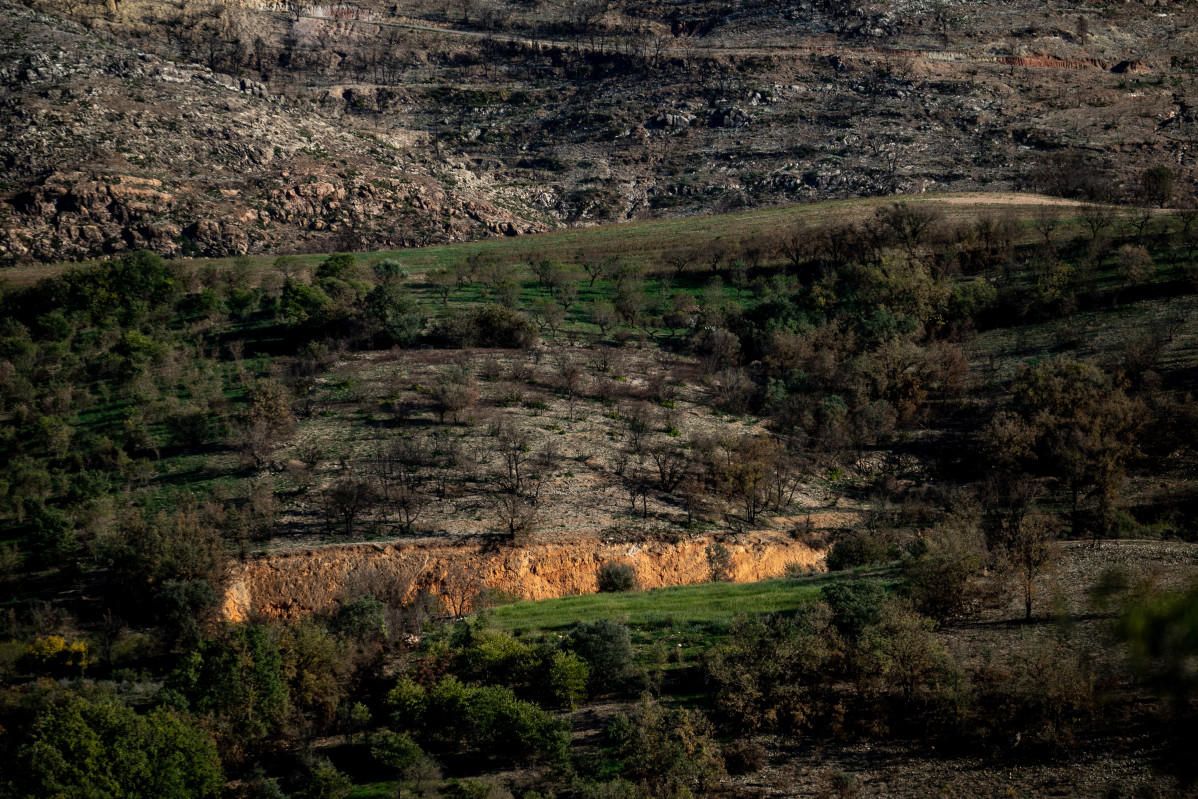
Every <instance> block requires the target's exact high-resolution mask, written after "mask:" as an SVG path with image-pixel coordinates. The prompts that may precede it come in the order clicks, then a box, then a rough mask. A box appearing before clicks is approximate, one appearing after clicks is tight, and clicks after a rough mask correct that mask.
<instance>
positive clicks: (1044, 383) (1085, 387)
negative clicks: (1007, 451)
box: [1012, 358, 1145, 535]
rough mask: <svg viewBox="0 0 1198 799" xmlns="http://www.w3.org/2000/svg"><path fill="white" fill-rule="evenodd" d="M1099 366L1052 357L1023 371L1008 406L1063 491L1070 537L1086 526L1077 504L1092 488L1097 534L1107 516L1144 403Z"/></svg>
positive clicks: (1109, 517)
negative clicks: (1027, 429) (1066, 495)
mask: <svg viewBox="0 0 1198 799" xmlns="http://www.w3.org/2000/svg"><path fill="white" fill-rule="evenodd" d="M1123 389H1124V387H1123V385H1122V384H1121V383H1120V382H1118V381H1116V380H1115V379H1114V378H1112V377H1111V376H1110V375H1108V374H1106V373H1104V372H1103V371H1102V370H1101V369H1099V368H1098V367H1096V366H1094V365H1092V364H1089V363H1084V362H1078V361H1071V360H1068V359H1064V358H1058V359H1054V360H1051V361H1042V362H1040V363H1038V364H1035V365H1033V366H1024V367H1021V368H1020V370H1019V372H1018V373H1017V374H1016V376H1015V380H1014V381H1013V384H1012V398H1013V403H1012V405H1013V408H1014V410H1015V411H1016V413H1018V414H1019V415H1020V416H1021V417H1022V419H1023V421H1024V422H1026V423H1027V424H1029V425H1030V427H1031V428H1032V430H1033V436H1034V439H1033V440H1034V445H1033V451H1034V452H1035V454H1036V456H1037V459H1038V462H1039V463H1040V464H1041V465H1042V466H1046V467H1047V468H1048V470H1049V472H1050V473H1051V474H1052V475H1053V476H1054V477H1055V478H1056V479H1057V480H1058V481H1059V482H1060V483H1061V484H1063V485H1064V486H1065V487H1066V488H1067V489H1068V491H1069V493H1070V496H1071V498H1072V522H1073V532H1074V534H1075V535H1080V534H1081V532H1082V530H1083V529H1084V526H1085V524H1084V521H1083V518H1082V516H1081V512H1080V511H1081V507H1080V505H1081V499H1082V498H1083V496H1084V495H1085V494H1084V492H1085V491H1086V490H1087V489H1088V488H1091V487H1093V493H1094V494H1096V495H1097V499H1098V509H1099V514H1098V519H1097V525H1096V529H1095V532H1105V531H1106V530H1107V529H1108V528H1109V526H1110V523H1111V520H1112V518H1113V514H1114V509H1115V505H1116V502H1117V500H1118V496H1119V487H1120V483H1121V482H1122V479H1123V473H1124V468H1125V465H1126V463H1127V461H1128V460H1129V459H1130V458H1131V457H1132V455H1133V454H1134V453H1135V451H1136V435H1137V432H1138V431H1139V429H1140V427H1141V426H1142V424H1143V420H1144V416H1145V413H1144V409H1143V405H1142V403H1140V402H1139V401H1137V400H1134V399H1132V398H1130V397H1128V396H1127V395H1126V394H1125V393H1124V390H1123Z"/></svg>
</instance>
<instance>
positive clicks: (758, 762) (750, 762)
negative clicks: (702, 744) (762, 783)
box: [722, 738, 765, 774]
mask: <svg viewBox="0 0 1198 799" xmlns="http://www.w3.org/2000/svg"><path fill="white" fill-rule="evenodd" d="M722 754H723V756H724V765H725V766H726V767H727V768H728V773H729V774H752V773H753V772H755V771H761V769H762V767H763V766H764V765H765V747H763V746H762V745H761V744H759V743H757V742H756V741H750V740H746V739H743V738H741V739H738V740H735V741H733V742H732V743H729V744H725V745H724V747H723V750H722Z"/></svg>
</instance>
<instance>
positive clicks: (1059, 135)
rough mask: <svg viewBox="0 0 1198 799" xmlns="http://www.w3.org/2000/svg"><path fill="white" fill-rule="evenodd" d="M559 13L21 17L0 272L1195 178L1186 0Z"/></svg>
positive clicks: (128, 8)
mask: <svg viewBox="0 0 1198 799" xmlns="http://www.w3.org/2000/svg"><path fill="white" fill-rule="evenodd" d="M568 5H569V6H570V8H566V7H565V6H561V7H559V6H557V5H552V4H538V3H533V4H524V3H504V2H494V3H492V2H477V3H476V2H467V3H463V4H459V5H458V6H455V7H454V8H446V7H443V6H441V5H439V4H429V5H427V6H426V5H422V4H413V5H411V6H402V7H401V6H383V5H376V4H372V3H366V4H359V5H354V6H352V7H349V6H347V7H345V8H340V7H324V6H314V7H311V8H307V7H305V6H303V5H299V6H296V7H295V9H294V10H293V11H292V12H289V13H284V12H283V11H282V10H266V9H265V8H262V7H257V6H254V5H253V4H236V5H234V4H221V3H192V2H183V3H173V2H135V1H134V0H125V1H124V2H120V3H112V4H111V5H110V6H104V5H98V4H90V3H76V2H69V3H68V2H54V3H51V2H45V3H41V4H33V6H32V7H26V6H21V5H17V4H15V3H13V2H11V0H7V2H6V4H5V5H3V6H0V13H3V15H4V18H5V20H6V22H7V27H8V29H9V31H10V33H9V34H8V35H7V36H6V37H5V39H4V41H3V42H2V43H0V61H2V63H0V80H2V81H3V83H4V85H5V86H6V89H7V95H8V96H7V98H6V99H5V100H4V104H5V105H4V108H5V113H4V114H3V119H2V120H0V124H2V125H3V126H4V127H3V129H2V133H3V135H2V136H0V141H2V144H0V163H3V165H4V171H5V178H4V184H3V186H0V203H2V205H0V208H3V214H2V215H0V259H2V262H3V263H6V264H18V263H32V262H53V261H60V260H64V259H69V260H76V259H80V258H87V257H94V256H98V255H103V254H113V253H119V252H124V251H128V250H131V249H137V248H141V247H147V248H149V249H152V250H154V251H155V252H158V253H161V254H163V255H175V256H177V255H192V254H198V255H205V256H223V255H237V254H245V253H251V254H259V253H303V252H328V251H330V250H334V249H342V250H353V251H360V250H373V249H380V248H384V247H399V246H404V247H407V246H413V245H424V244H430V243H436V242H452V241H460V240H465V239H476V238H480V237H487V236H498V235H505V236H511V235H521V234H526V233H529V232H535V231H542V230H547V229H552V228H557V227H562V226H567V227H576V226H586V225H593V224H596V223H601V222H612V221H619V220H635V219H646V218H663V217H678V216H686V215H694V214H705V213H711V212H713V211H721V210H735V209H741V208H751V207H770V206H775V205H778V204H784V203H793V202H796V201H809V200H818V199H825V198H831V197H842V198H843V197H857V196H870V195H889V194H895V193H900V194H919V193H922V192H926V191H961V190H965V191H978V190H995V189H998V190H1010V189H1014V188H1020V189H1026V188H1029V187H1035V188H1038V189H1040V190H1048V191H1052V192H1055V193H1060V194H1065V195H1068V196H1080V197H1083V198H1088V199H1113V198H1118V199H1123V200H1133V199H1134V200H1136V201H1142V200H1143V199H1144V197H1143V192H1142V184H1141V180H1140V176H1141V175H1142V173H1143V172H1144V171H1145V170H1148V169H1150V168H1153V167H1160V166H1168V167H1169V168H1171V169H1173V170H1174V171H1175V172H1176V173H1177V176H1178V178H1179V179H1180V180H1181V185H1182V186H1183V187H1184V186H1188V185H1189V184H1190V182H1191V181H1192V179H1193V161H1192V155H1191V150H1192V149H1193V141H1194V118H1193V115H1194V111H1193V108H1194V106H1195V103H1194V101H1193V96H1192V94H1193V76H1194V68H1195V67H1194V63H1193V52H1194V43H1195V40H1194V35H1195V34H1194V32H1193V31H1192V26H1193V24H1194V13H1195V12H1194V10H1193V8H1192V6H1191V5H1182V4H1177V5H1167V6H1155V5H1154V6H1151V7H1150V6H1147V5H1144V4H1140V3H1133V4H1124V5H1121V6H1118V7H1110V8H1107V9H1103V10H1097V9H1094V8H1091V7H1089V6H1086V5H1084V4H1057V5H1054V6H1053V7H1052V8H1051V9H1046V8H1044V7H1042V6H1040V5H1034V4H1026V3H1014V4H1004V5H1002V6H996V5H993V4H981V5H968V6H966V5H961V4H957V3H951V2H950V3H938V4H920V3H912V4H849V3H831V2H829V3H806V4H799V5H795V6H793V7H788V8H786V9H783V10H782V11H781V12H779V10H778V9H777V8H776V7H774V6H768V7H767V6H762V5H759V4H755V3H750V2H746V3H737V4H733V5H728V4H720V5H719V6H713V7H707V6H703V5H701V4H700V5H693V4H692V5H687V6H663V5H660V4H638V3H627V4H619V5H611V6H601V5H600V4H596V3H587V2H577V3H571V4H568ZM34 9H36V10H34ZM1186 191H1188V189H1187V190H1184V191H1182V192H1180V193H1179V195H1178V199H1184V197H1185V196H1186Z"/></svg>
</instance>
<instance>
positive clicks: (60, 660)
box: [24, 635, 90, 672]
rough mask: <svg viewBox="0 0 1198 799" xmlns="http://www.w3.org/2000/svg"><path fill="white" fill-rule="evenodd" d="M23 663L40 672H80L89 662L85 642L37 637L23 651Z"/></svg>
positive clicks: (48, 636) (58, 637) (50, 636)
mask: <svg viewBox="0 0 1198 799" xmlns="http://www.w3.org/2000/svg"><path fill="white" fill-rule="evenodd" d="M24 661H25V665H26V666H27V667H28V668H30V669H32V670H36V671H41V672H54V671H63V670H74V669H80V670H82V669H85V668H87V665H88V663H89V662H90V661H89V658H88V652H87V642H86V641H68V640H67V639H65V638H63V637H62V636H61V635H46V636H40V635H39V636H38V637H37V638H35V639H34V641H33V643H31V644H30V645H29V647H28V649H27V650H26V651H25V657H24Z"/></svg>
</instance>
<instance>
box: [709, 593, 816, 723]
mask: <svg viewBox="0 0 1198 799" xmlns="http://www.w3.org/2000/svg"><path fill="white" fill-rule="evenodd" d="M831 618H832V614H831V612H830V611H829V609H828V606H827V605H824V604H823V603H819V604H814V605H808V606H804V607H802V608H800V609H799V611H798V613H796V614H795V616H794V617H792V618H786V617H783V616H769V617H766V618H753V619H750V618H746V617H744V616H740V617H738V618H737V619H736V620H735V621H734V622H733V625H732V633H731V635H730V636H729V637H728V640H727V641H726V642H725V643H724V644H722V645H720V646H719V647H718V648H716V649H715V650H714V651H713V652H712V653H711V655H710V656H709V658H708V660H707V663H706V668H705V671H706V675H705V676H706V679H707V685H708V689H709V691H710V692H711V700H712V706H713V708H714V709H715V711H716V713H718V714H719V721H720V722H721V724H725V725H727V726H728V727H730V728H732V729H733V730H738V731H743V732H769V733H776V734H780V735H798V734H801V733H805V732H807V731H808V730H810V729H812V728H816V727H820V726H825V725H826V724H827V723H829V722H831V721H834V714H835V710H834V708H833V705H834V702H835V701H836V700H835V698H834V697H833V695H832V689H831V687H830V686H831V682H830V681H829V680H828V674H829V672H831V671H833V670H834V669H836V668H837V666H838V663H839V651H838V646H839V644H838V641H837V639H838V636H836V635H835V634H834V633H833V631H831V630H830V624H831Z"/></svg>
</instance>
